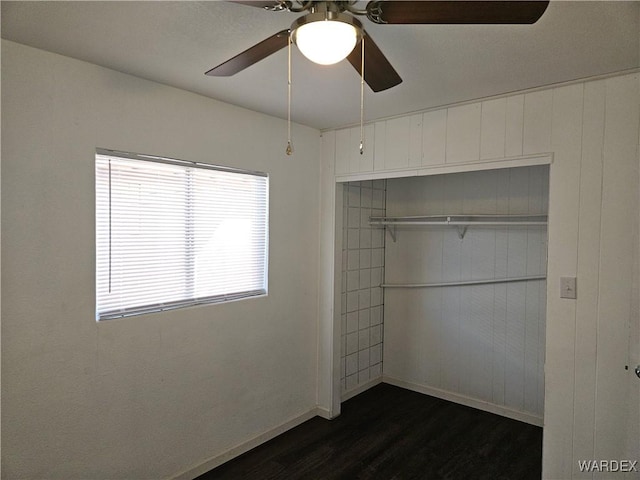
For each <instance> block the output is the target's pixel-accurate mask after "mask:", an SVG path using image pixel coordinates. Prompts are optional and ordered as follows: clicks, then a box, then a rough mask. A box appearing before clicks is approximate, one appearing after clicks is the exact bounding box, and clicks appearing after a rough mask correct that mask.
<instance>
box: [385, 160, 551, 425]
mask: <svg viewBox="0 0 640 480" xmlns="http://www.w3.org/2000/svg"><path fill="white" fill-rule="evenodd" d="M548 172H549V169H548V167H547V166H537V167H525V168H513V169H503V170H491V171H484V172H470V173H458V174H449V175H437V176H427V177H414V178H405V179H392V180H388V181H387V183H388V188H387V215H388V216H395V215H397V216H405V215H435V214H527V213H530V214H540V213H547V206H548V203H547V199H548ZM396 239H397V240H396V241H395V242H394V241H392V240H391V237H390V235H388V236H387V242H386V249H385V250H386V256H385V264H386V265H387V270H386V278H385V282H386V283H392V284H401V283H436V282H455V281H467V280H484V279H495V278H513V277H522V276H531V275H545V274H546V260H547V254H546V253H547V230H546V228H545V227H540V226H534V227H517V226H511V227H469V228H468V230H467V231H466V234H465V235H464V238H460V237H459V235H458V230H457V229H456V228H455V227H446V226H445V227H422V228H410V229H399V230H398V231H397V232H396ZM545 308H546V282H545V281H544V280H531V281H526V282H518V283H498V284H489V285H473V286H455V287H438V288H420V289H405V288H402V289H396V288H389V289H385V311H384V317H385V334H384V358H385V367H384V373H385V377H387V378H388V380H391V381H394V382H396V383H398V382H403V383H407V384H410V385H411V386H412V388H414V389H417V390H423V391H426V392H428V393H431V394H435V395H439V396H445V397H447V398H455V399H457V400H458V401H461V402H463V403H469V404H471V405H475V406H479V407H481V408H488V409H489V410H493V411H498V412H500V413H503V414H505V415H508V416H512V417H515V418H519V419H524V420H526V421H529V422H531V423H536V424H539V425H541V424H542V412H543V404H544V370H543V369H544V335H545V328H544V327H545Z"/></svg>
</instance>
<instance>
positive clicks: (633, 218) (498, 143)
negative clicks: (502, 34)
mask: <svg viewBox="0 0 640 480" xmlns="http://www.w3.org/2000/svg"><path fill="white" fill-rule="evenodd" d="M639 117H640V77H639V75H638V74H637V73H634V74H626V75H619V76H612V77H609V78H603V79H599V80H592V81H585V82H576V83H572V84H568V85H563V86H556V87H552V88H544V89H537V90H531V91H527V92H520V93H517V94H509V95H505V96H502V97H497V98H492V99H487V100H484V101H477V102H469V103H466V104H462V105H455V106H451V107H449V108H443V109H439V110H433V111H428V112H424V113H423V114H422V115H420V114H413V115H411V116H409V117H403V118H400V119H390V120H381V121H378V122H376V123H375V125H374V132H373V135H374V138H373V141H371V139H370V141H369V142H368V144H369V145H371V144H373V145H374V151H373V152H371V153H370V154H369V155H370V157H371V161H367V162H357V161H355V158H357V148H356V146H355V144H354V142H353V141H350V143H349V142H345V144H348V145H346V147H345V146H344V145H341V144H340V143H339V142H336V141H335V140H334V142H333V145H334V150H335V155H334V159H335V162H336V165H335V180H336V181H340V182H347V181H353V180H366V179H379V178H391V177H408V176H418V175H432V174H435V173H447V172H454V171H470V170H476V169H488V168H499V167H497V165H500V164H502V165H504V167H511V166H514V163H518V162H525V163H526V162H530V161H535V158H534V157H538V156H540V155H545V156H546V155H548V154H550V155H552V156H553V163H552V165H551V169H550V187H549V190H550V199H549V202H550V203H549V251H548V255H549V258H548V280H547V316H546V317H547V324H546V352H545V362H546V363H545V403H544V427H545V430H544V445H543V476H544V478H549V479H567V478H583V477H587V478H591V475H584V474H580V472H579V471H578V463H577V462H578V460H584V459H603V460H604V459H624V458H625V457H626V456H628V454H629V452H633V451H634V448H633V447H634V445H631V443H630V442H632V441H633V440H632V439H633V438H634V436H633V433H634V432H637V428H638V427H637V426H634V425H633V424H632V423H633V419H637V418H639V413H638V410H639V409H640V405H638V403H637V401H636V400H637V398H638V396H637V395H638V394H637V393H633V394H631V389H634V388H638V387H637V378H636V377H635V374H634V373H633V368H628V369H625V367H628V366H629V364H630V363H632V361H633V362H638V359H637V353H636V354H635V360H634V356H633V351H632V352H630V348H629V346H630V344H634V343H635V342H636V341H637V340H636V339H637V334H636V335H635V337H634V338H633V339H632V341H631V342H630V340H629V332H630V328H629V326H630V321H631V324H632V325H635V323H637V322H638V319H637V309H634V308H633V305H636V304H637V302H638V300H637V296H638V289H632V285H633V269H632V265H633V255H634V249H635V250H637V248H638V243H637V241H636V242H634V236H633V235H632V233H633V231H634V228H637V227H635V226H634V225H635V224H634V222H637V221H638V216H637V212H638V209H639V204H638V202H639V200H638V162H639V157H638V149H639V148H640V147H639V146H638V135H639V133H640V132H639ZM403 125H404V127H403ZM339 132H340V131H337V132H325V133H324V134H323V139H324V138H327V139H331V138H333V139H336V138H339V137H342V135H340V133H339ZM389 132H400V133H396V134H389ZM344 137H345V138H347V137H349V138H351V137H353V135H348V136H347V135H345V136H344ZM323 142H324V141H323ZM389 142H391V143H392V145H388V143H389ZM407 142H408V143H407ZM330 146H331V145H330V142H329V141H328V140H327V148H330ZM345 148H346V150H343V149H345ZM344 152H346V153H344ZM389 152H393V158H388V153H389ZM368 158H369V157H368ZM332 188H334V187H332V186H329V185H327V182H324V183H323V189H324V190H331V189H332ZM325 223H327V222H325ZM561 276H577V278H578V298H577V300H569V299H561V298H559V292H560V277H561ZM327 290H328V289H326V291H327ZM634 314H635V316H634ZM323 321H326V322H327V323H331V322H333V323H334V325H335V319H334V318H332V319H328V318H327V319H323ZM635 328H636V329H637V327H635ZM631 331H632V332H633V331H634V330H631ZM385 361H388V358H387V359H385ZM634 402H635V403H634ZM630 439H631V440H630ZM634 444H635V445H637V442H634ZM636 451H637V450H636Z"/></svg>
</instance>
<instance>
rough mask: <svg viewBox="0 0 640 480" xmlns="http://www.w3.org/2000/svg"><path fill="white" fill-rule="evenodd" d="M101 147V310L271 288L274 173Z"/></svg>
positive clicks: (125, 311) (155, 307) (158, 306)
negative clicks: (271, 179)
mask: <svg viewBox="0 0 640 480" xmlns="http://www.w3.org/2000/svg"><path fill="white" fill-rule="evenodd" d="M126 157H128V158H125V157H124V156H119V155H114V154H105V153H102V152H99V153H98V154H97V155H96V250H97V252H96V253H97V255H96V283H97V284H96V288H97V295H96V297H97V301H96V304H97V318H98V319H99V320H105V319H110V318H118V317H123V316H129V315H136V314H142V313H149V312H154V311H161V310H167V309H171V308H178V307H182V306H191V305H197V304H202V303H212V302H220V301H226V300H234V299H238V298H244V297H249V296H255V295H263V294H266V291H267V264H268V253H267V251H268V177H267V176H266V175H264V174H257V173H254V172H244V171H238V170H232V169H225V168H223V167H213V166H210V165H203V164H195V163H192V162H182V161H173V160H169V159H160V158H155V157H154V158H153V159H152V158H150V157H145V158H144V159H139V158H136V157H138V156H135V155H132V154H126Z"/></svg>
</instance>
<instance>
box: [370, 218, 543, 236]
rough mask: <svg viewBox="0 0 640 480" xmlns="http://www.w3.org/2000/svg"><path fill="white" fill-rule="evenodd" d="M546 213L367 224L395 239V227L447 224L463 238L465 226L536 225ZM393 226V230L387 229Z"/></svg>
mask: <svg viewBox="0 0 640 480" xmlns="http://www.w3.org/2000/svg"><path fill="white" fill-rule="evenodd" d="M547 223H548V222H547V215H542V214H535V215H530V214H523V215H422V216H404V217H369V225H378V226H383V227H386V228H387V229H388V230H389V233H390V234H391V238H393V241H394V242H395V241H396V232H395V227H399V226H400V227H403V226H404V227H406V226H428V225H448V226H454V227H458V236H459V237H460V238H464V235H465V233H466V231H467V227H472V226H494V227H501V226H536V225H541V226H542V225H547ZM389 227H393V230H391V229H389Z"/></svg>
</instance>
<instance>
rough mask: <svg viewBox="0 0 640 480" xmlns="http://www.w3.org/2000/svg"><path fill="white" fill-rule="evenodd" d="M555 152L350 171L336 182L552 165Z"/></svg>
mask: <svg viewBox="0 0 640 480" xmlns="http://www.w3.org/2000/svg"><path fill="white" fill-rule="evenodd" d="M552 163H553V153H542V154H537V155H524V156H518V157H505V158H494V159H491V160H483V161H478V162H468V163H448V164H442V165H434V166H432V167H421V168H415V169H410V170H385V171H380V172H368V173H350V174H345V175H338V176H336V183H343V182H359V181H362V180H381V179H388V178H404V177H424V176H428V175H444V174H447V173H463V172H478V171H481V170H498V169H501V168H516V167H533V166H536V165H551V164H552Z"/></svg>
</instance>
